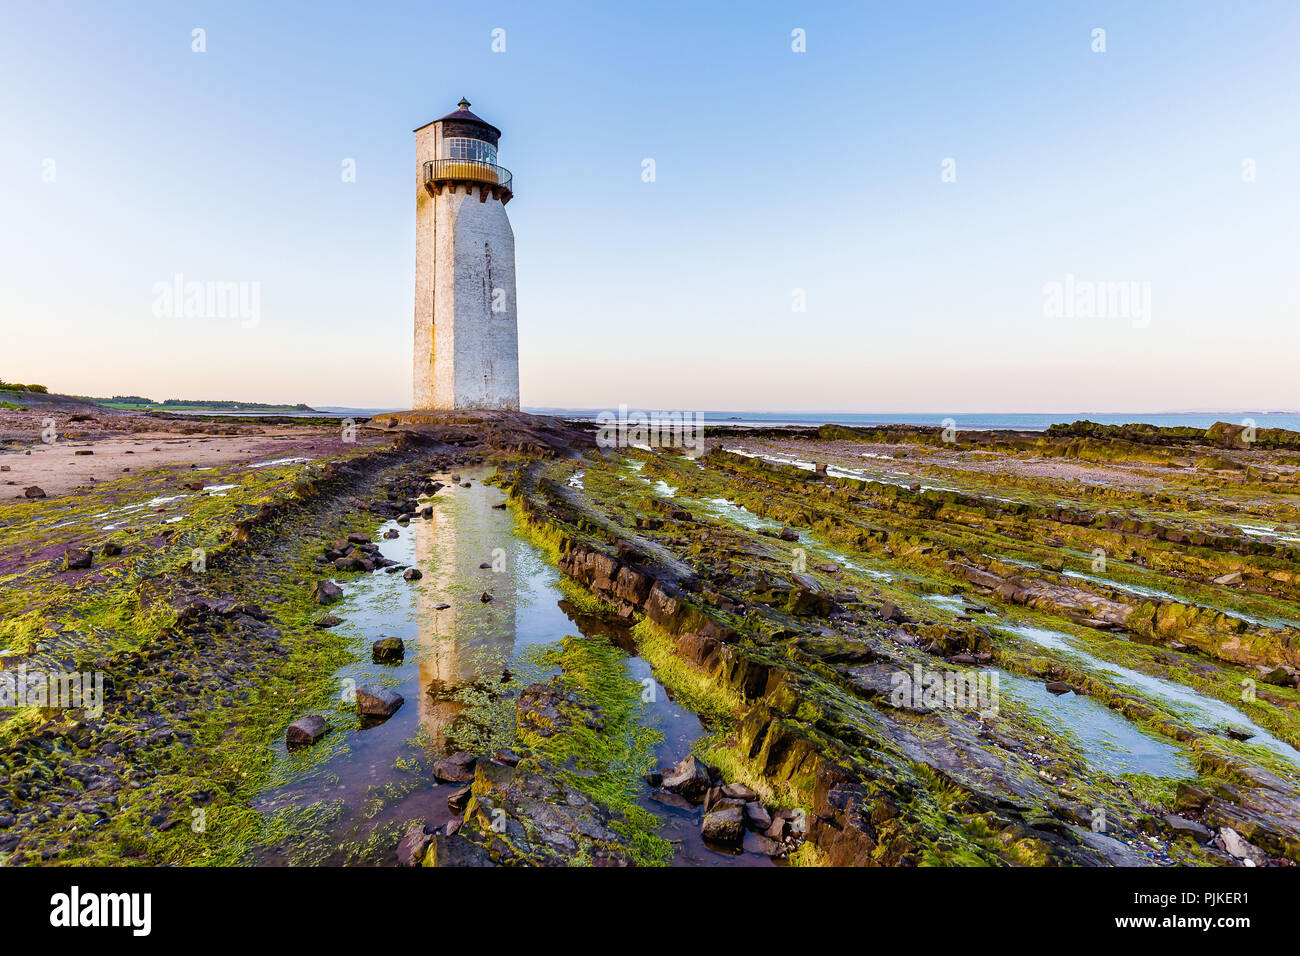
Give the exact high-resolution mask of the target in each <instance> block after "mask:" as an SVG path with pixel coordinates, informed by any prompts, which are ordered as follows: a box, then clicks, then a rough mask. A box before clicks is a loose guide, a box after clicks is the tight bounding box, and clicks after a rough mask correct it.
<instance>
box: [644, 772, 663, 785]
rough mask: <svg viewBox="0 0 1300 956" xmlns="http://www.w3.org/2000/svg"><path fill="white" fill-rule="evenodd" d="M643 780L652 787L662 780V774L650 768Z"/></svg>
mask: <svg viewBox="0 0 1300 956" xmlns="http://www.w3.org/2000/svg"><path fill="white" fill-rule="evenodd" d="M645 782H646V783H648V784H649V785H650V786H652V787H657V786H659V785H660V784H662V783H663V782H664V775H663V774H661V773H660V772H659V771H658V770H651V771H650V772H649V773H648V774H646V775H645Z"/></svg>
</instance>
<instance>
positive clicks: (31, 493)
mask: <svg viewBox="0 0 1300 956" xmlns="http://www.w3.org/2000/svg"><path fill="white" fill-rule="evenodd" d="M23 496H24V497H26V498H44V497H45V492H44V491H42V490H41V489H40V488H39V487H37V486H36V485H32V486H31V487H30V488H28V489H27V490H26V491H24V492H23Z"/></svg>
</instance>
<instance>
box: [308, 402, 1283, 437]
mask: <svg viewBox="0 0 1300 956" xmlns="http://www.w3.org/2000/svg"><path fill="white" fill-rule="evenodd" d="M524 410H525V411H528V412H534V413H536V414H539V415H555V416H557V417H560V418H575V419H583V420H592V421H594V420H595V419H596V417H597V416H598V415H600V414H601V413H602V412H607V413H610V414H613V415H614V416H615V417H616V418H617V416H618V414H619V410H618V409H600V408H537V407H526V408H525V409H524ZM394 411H400V409H396V408H348V407H345V406H332V405H329V406H321V407H320V408H319V410H318V411H317V412H314V413H310V412H304V413H302V414H303V415H304V416H306V415H312V414H315V415H322V414H323V415H331V416H335V417H338V418H369V417H373V416H375V415H382V414H383V413H384V412H394ZM640 411H642V412H643V413H668V412H672V411H673V410H672V409H649V408H647V409H641V410H640ZM679 413H680V414H684V415H695V414H699V415H701V416H702V418H703V421H704V423H705V424H706V425H709V424H712V425H741V426H751V427H758V426H772V425H804V426H813V427H816V426H818V425H826V424H833V425H858V426H871V425H933V426H937V427H940V428H943V427H948V426H949V424H950V423H949V419H951V422H952V423H953V426H954V427H956V428H959V429H964V430H1008V431H1045V430H1046V429H1047V428H1048V427H1049V426H1050V425H1055V424H1058V423H1063V424H1068V423H1069V422H1077V421H1084V420H1086V421H1090V422H1097V423H1099V424H1103V425H1129V424H1146V425H1159V426H1161V427H1162V428H1174V427H1179V426H1181V427H1187V428H1209V427H1210V426H1211V425H1213V424H1214V423H1215V422H1229V423H1231V424H1234V425H1242V424H1254V425H1255V427H1256V428H1285V429H1287V430H1289V431H1300V412H1282V411H1249V410H1244V411H1243V410H1238V411H1187V412H1120V413H1116V412H1058V413H1039V412H1009V413H1008V412H952V413H949V414H944V413H941V412H770V411H765V412H755V411H739V412H738V411H716V410H714V411H703V412H696V411H695V410H690V411H685V412H681V411H680V410H679Z"/></svg>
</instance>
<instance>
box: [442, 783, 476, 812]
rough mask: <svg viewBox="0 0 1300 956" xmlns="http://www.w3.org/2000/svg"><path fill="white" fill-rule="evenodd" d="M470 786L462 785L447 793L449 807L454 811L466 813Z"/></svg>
mask: <svg viewBox="0 0 1300 956" xmlns="http://www.w3.org/2000/svg"><path fill="white" fill-rule="evenodd" d="M469 795H470V788H469V787H461V788H459V789H457V790H453V791H452V792H451V793H449V794H447V809H448V810H450V811H451V812H452V813H464V812H465V807H466V805H468V804H469Z"/></svg>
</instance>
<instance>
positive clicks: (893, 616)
mask: <svg viewBox="0 0 1300 956" xmlns="http://www.w3.org/2000/svg"><path fill="white" fill-rule="evenodd" d="M880 619H881V620H882V621H892V622H893V623H895V624H910V623H912V619H911V618H910V617H908V616H907V615H906V614H904V613H903V612H902V610H901V609H899V607H898V606H897V605H895V604H891V603H890V602H889V601H886V602H885V603H884V604H882V605H880Z"/></svg>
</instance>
